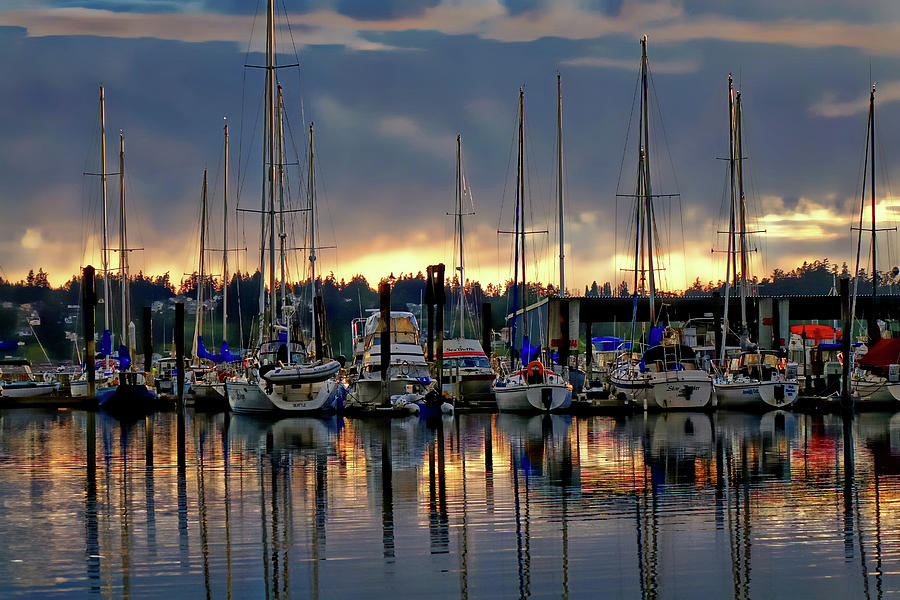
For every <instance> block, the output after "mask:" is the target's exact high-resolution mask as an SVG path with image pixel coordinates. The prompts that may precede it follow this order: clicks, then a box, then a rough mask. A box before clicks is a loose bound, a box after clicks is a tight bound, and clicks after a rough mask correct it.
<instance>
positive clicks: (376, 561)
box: [0, 410, 900, 598]
mask: <svg viewBox="0 0 900 600" xmlns="http://www.w3.org/2000/svg"><path fill="white" fill-rule="evenodd" d="M182 457H183V460H182ZM898 482H900V417H898V416H895V415H891V414H878V413H866V414H863V415H858V416H857V417H855V418H854V420H853V421H852V422H848V423H847V424H845V423H844V422H843V421H842V420H841V418H840V417H839V416H837V415H799V414H793V413H790V412H781V411H775V412H770V413H766V414H742V413H728V412H719V413H716V414H706V413H679V414H670V415H666V414H649V415H635V416H628V417H621V418H612V417H592V418H574V417H568V416H563V415H551V416H544V417H541V416H534V417H525V416H517V415H510V414H499V415H490V414H463V415H456V416H454V417H452V418H443V419H439V420H437V421H434V422H426V421H420V420H419V419H417V418H414V417H410V418H406V419H394V420H390V419H383V420H368V421H366V420H357V419H343V418H341V419H338V418H331V419H324V420H319V419H299V418H289V419H279V420H262V419H255V418H252V417H248V416H240V415H231V414H225V413H218V414H215V413H204V414H194V413H192V412H187V413H184V414H183V415H179V414H176V413H159V414H155V415H151V416H149V417H147V418H145V419H141V420H138V421H135V422H121V421H118V420H116V419H113V418H110V417H108V416H106V415H102V414H96V415H95V414H93V413H84V412H77V411H37V410H34V411H32V410H21V411H3V412H0V497H2V498H3V499H4V508H5V510H4V511H3V513H0V535H3V536H4V539H5V540H7V544H6V546H5V547H4V548H3V549H2V550H0V595H2V596H4V597H6V596H16V595H21V596H31V595H37V594H59V595H71V596H88V595H90V596H99V597H125V596H132V595H133V596H161V595H168V596H171V597H173V598H177V597H190V598H194V597H208V598H213V597H217V598H220V597H226V598H231V597H266V598H283V597H289V596H294V597H310V598H320V597H321V598H325V597H327V598H343V597H347V598H355V597H359V595H360V593H362V594H364V595H366V596H367V597H377V596H378V595H379V594H380V593H382V592H381V590H385V592H383V594H384V595H391V596H394V595H398V594H402V595H404V596H410V597H427V596H449V597H460V598H468V597H469V596H472V597H481V596H486V595H493V596H499V597H521V598H530V597H547V596H559V597H563V598H569V597H596V594H597V590H605V592H606V593H608V595H610V596H617V597H641V598H658V597H701V596H702V597H735V598H753V597H757V598H759V597H779V596H782V597H783V596H786V595H790V596H791V597H798V598H805V597H810V598H812V597H835V596H839V597H866V598H881V597H883V596H884V595H885V594H886V592H887V591H889V590H892V589H896V588H897V586H898V581H897V575H896V573H898V572H900V569H898V567H900V564H898V562H900V536H898V535H897V534H896V533H895V532H896V531H897V524H898V523H897V520H898V519H897V514H896V511H893V510H892V507H893V506H894V504H895V503H896V502H897V501H898V500H900V488H898ZM35 540H41V543H37V544H36V543H34V541H35Z"/></svg>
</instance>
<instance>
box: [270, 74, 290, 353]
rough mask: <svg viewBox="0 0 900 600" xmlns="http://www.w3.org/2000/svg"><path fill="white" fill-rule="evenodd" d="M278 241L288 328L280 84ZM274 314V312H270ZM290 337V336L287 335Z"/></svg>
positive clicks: (284, 319)
mask: <svg viewBox="0 0 900 600" xmlns="http://www.w3.org/2000/svg"><path fill="white" fill-rule="evenodd" d="M278 239H279V244H280V247H279V250H280V252H279V258H280V260H281V318H282V320H283V321H284V326H285V327H288V328H290V323H288V318H287V295H286V294H287V290H286V286H285V258H284V253H285V248H284V242H285V240H286V239H287V233H285V230H284V100H283V98H282V96H281V84H280V83H279V84H278ZM272 312H273V313H274V310H273V311H272ZM288 337H290V334H288Z"/></svg>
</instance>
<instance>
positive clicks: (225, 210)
mask: <svg viewBox="0 0 900 600" xmlns="http://www.w3.org/2000/svg"><path fill="white" fill-rule="evenodd" d="M223 173H224V175H223V177H222V341H223V342H226V341H227V340H228V123H227V122H226V123H225V168H224V170H223Z"/></svg>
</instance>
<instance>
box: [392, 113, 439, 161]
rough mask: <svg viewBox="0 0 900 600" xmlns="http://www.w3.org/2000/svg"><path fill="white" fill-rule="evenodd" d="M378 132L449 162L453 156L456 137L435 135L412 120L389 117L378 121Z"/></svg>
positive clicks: (394, 116) (401, 117)
mask: <svg viewBox="0 0 900 600" xmlns="http://www.w3.org/2000/svg"><path fill="white" fill-rule="evenodd" d="M377 129H378V132H379V133H381V134H382V135H385V136H388V137H391V138H394V139H397V140H400V141H402V142H404V143H405V144H406V145H407V146H408V147H409V148H412V149H415V150H417V151H419V152H424V153H426V154H430V155H433V156H435V157H437V158H441V159H444V160H449V159H450V158H451V157H452V156H453V148H455V140H456V137H455V136H454V135H453V134H451V133H436V132H434V131H431V130H429V129H428V128H426V127H424V126H423V125H421V124H420V123H418V122H416V121H415V120H414V119H411V118H409V117H404V116H397V115H391V116H386V117H382V118H381V119H379V120H378V127H377Z"/></svg>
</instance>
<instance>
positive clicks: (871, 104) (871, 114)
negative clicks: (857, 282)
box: [869, 85, 878, 312]
mask: <svg viewBox="0 0 900 600" xmlns="http://www.w3.org/2000/svg"><path fill="white" fill-rule="evenodd" d="M869 148H870V150H869V152H870V153H871V157H872V158H871V163H872V164H871V166H870V173H871V178H872V181H871V183H870V185H871V190H872V309H873V312H874V308H875V297H876V295H877V289H878V266H877V265H878V263H877V262H876V260H875V251H876V250H877V248H876V244H875V86H874V85H873V86H872V93H871V94H870V96H869Z"/></svg>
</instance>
